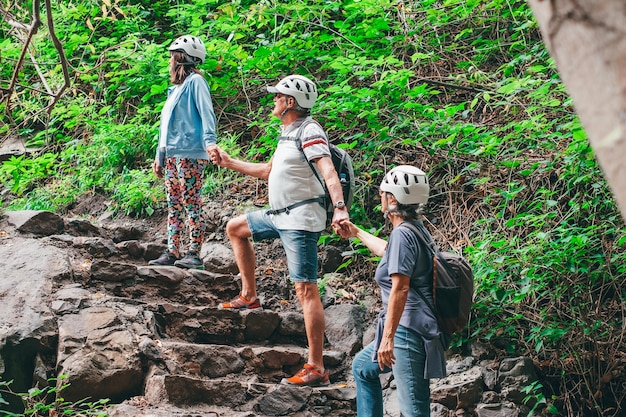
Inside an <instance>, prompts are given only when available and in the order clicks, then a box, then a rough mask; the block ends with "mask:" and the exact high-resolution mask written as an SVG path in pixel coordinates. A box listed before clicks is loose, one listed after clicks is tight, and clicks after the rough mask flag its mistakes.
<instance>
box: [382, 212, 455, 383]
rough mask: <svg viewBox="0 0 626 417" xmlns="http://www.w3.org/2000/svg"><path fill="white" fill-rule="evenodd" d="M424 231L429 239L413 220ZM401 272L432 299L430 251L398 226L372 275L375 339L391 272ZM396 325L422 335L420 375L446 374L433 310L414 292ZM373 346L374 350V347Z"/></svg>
mask: <svg viewBox="0 0 626 417" xmlns="http://www.w3.org/2000/svg"><path fill="white" fill-rule="evenodd" d="M413 224H414V225H415V226H416V227H418V228H419V229H420V230H421V231H422V232H423V233H424V235H425V236H426V237H427V238H428V239H430V234H429V233H428V231H427V230H426V228H424V226H423V225H422V224H421V222H413ZM392 274H402V275H406V276H409V277H411V281H412V282H413V283H414V284H417V285H418V286H419V287H420V289H421V291H422V294H424V295H425V296H426V297H427V298H428V299H429V301H431V302H432V255H431V252H430V251H429V249H428V248H426V247H424V246H423V245H422V244H421V243H420V241H419V239H418V238H417V236H416V235H415V233H414V232H413V231H412V230H411V229H409V228H408V227H403V226H399V227H396V228H394V229H393V230H392V232H391V234H390V235H389V241H388V244H387V249H386V250H385V253H384V254H383V257H382V259H381V260H380V263H379V264H378V268H377V269H376V274H375V276H374V278H375V279H376V283H377V284H378V286H379V287H380V290H381V296H382V302H383V311H381V314H380V316H379V322H378V331H377V340H376V343H377V344H378V343H379V340H380V335H382V330H383V327H384V320H385V317H386V312H387V307H388V304H389V295H390V293H391V285H392V282H391V275H392ZM400 325H401V326H403V327H406V328H409V329H411V330H413V331H415V332H417V333H419V334H420V335H421V336H422V338H423V339H424V347H425V349H426V366H425V368H424V378H441V377H444V376H446V362H445V350H446V348H445V346H446V344H447V341H446V340H445V337H444V335H443V334H442V333H441V332H440V331H439V326H438V325H437V319H436V318H435V315H434V313H433V312H432V311H431V309H430V308H429V307H428V305H426V303H425V302H424V301H423V300H422V299H421V297H420V296H419V295H418V294H417V293H416V292H415V290H414V289H413V288H411V291H409V294H408V297H407V300H406V304H405V306H404V311H403V313H402V317H401V318H400ZM377 350H378V349H376V350H375V351H377Z"/></svg>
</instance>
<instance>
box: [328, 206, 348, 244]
mask: <svg viewBox="0 0 626 417" xmlns="http://www.w3.org/2000/svg"><path fill="white" fill-rule="evenodd" d="M346 222H347V223H350V224H352V223H351V222H350V214H349V213H348V210H347V209H345V208H342V209H335V212H334V213H333V221H332V223H331V225H332V227H333V230H334V231H335V233H337V234H338V235H340V236H341V237H343V238H345V237H346V236H344V233H345V232H344V230H343V229H344V224H345V223H346Z"/></svg>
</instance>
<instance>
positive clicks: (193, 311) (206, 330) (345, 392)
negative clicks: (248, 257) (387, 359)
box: [110, 267, 356, 417]
mask: <svg viewBox="0 0 626 417" xmlns="http://www.w3.org/2000/svg"><path fill="white" fill-rule="evenodd" d="M138 275H139V276H140V277H142V279H140V280H137V282H136V283H135V285H134V286H132V287H130V288H121V287H120V288H117V290H116V291H114V292H116V293H118V296H120V295H121V296H124V297H126V295H128V296H132V298H133V299H134V300H136V301H140V300H141V301H145V302H146V309H147V310H148V311H150V312H151V313H152V315H153V317H154V336H153V337H152V338H145V339H143V340H142V342H141V343H140V344H139V351H140V354H141V357H142V358H143V361H144V363H145V364H146V373H145V383H144V384H143V388H142V392H141V393H138V395H136V396H134V397H132V398H130V399H128V400H125V401H123V402H122V403H121V404H118V405H115V406H113V407H112V410H111V412H110V415H111V416H112V417H113V416H118V415H119V416H122V415H124V416H129V417H130V416H133V415H137V416H146V415H152V416H160V415H170V416H176V415H180V416H183V415H198V416H204V415H208V416H211V415H212V414H208V413H213V412H215V413H218V415H219V416H221V417H223V416H250V417H252V416H258V417H263V416H318V415H319V416H325V415H332V416H354V415H356V408H355V407H356V406H355V391H354V388H353V387H351V386H348V384H347V383H346V381H347V379H348V377H349V367H350V364H351V358H350V357H349V355H348V353H347V352H342V351H339V350H331V349H328V350H325V352H324V363H325V366H326V367H327V370H328V371H329V374H330V379H331V382H332V383H331V385H330V386H327V387H316V388H308V387H306V388H302V387H293V386H287V385H281V384H280V381H281V380H282V379H283V378H285V377H289V376H291V375H293V374H294V373H296V372H297V371H298V370H300V369H301V368H302V366H303V364H304V363H305V359H306V357H307V351H306V335H305V330H304V320H303V316H302V314H300V313H299V312H297V311H294V310H293V309H291V308H285V309H284V311H275V310H272V309H270V308H267V307H265V306H266V304H264V308H263V309H257V310H250V311H243V312H237V311H228V310H219V309H217V308H216V306H217V304H218V301H217V300H226V299H230V298H232V297H234V296H236V295H237V294H238V292H239V287H238V285H237V283H238V280H237V278H236V277H235V276H233V275H231V274H221V273H212V272H209V271H181V270H180V269H178V268H175V267H139V269H138ZM181 275H182V279H179V278H176V277H180V276H181ZM164 283H169V285H165V284H164ZM192 288H193V291H191V290H190V289H192ZM127 292H128V293H129V294H126V293H127ZM183 294H187V296H190V295H191V296H192V298H195V300H194V299H189V298H186V297H185V296H183ZM181 298H184V300H182V299H181ZM172 299H181V300H180V301H184V302H177V301H172ZM291 302H292V301H291ZM286 303H288V302H286V301H285V300H281V302H279V305H285V304H286ZM289 303H290V302H289ZM269 304H272V303H269ZM160 410H162V411H160Z"/></svg>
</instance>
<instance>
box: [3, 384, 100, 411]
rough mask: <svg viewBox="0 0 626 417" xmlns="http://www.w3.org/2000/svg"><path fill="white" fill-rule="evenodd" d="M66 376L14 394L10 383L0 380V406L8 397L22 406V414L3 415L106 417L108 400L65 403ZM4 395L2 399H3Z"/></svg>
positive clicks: (5, 403)
mask: <svg viewBox="0 0 626 417" xmlns="http://www.w3.org/2000/svg"><path fill="white" fill-rule="evenodd" d="M67 377H68V376H67V375H60V376H59V377H58V378H50V379H48V384H47V385H46V386H45V387H43V388H37V387H33V388H31V389H29V390H28V392H25V393H16V392H13V391H12V390H11V384H12V381H2V380H0V405H8V404H9V403H8V402H7V401H6V400H5V398H8V396H17V397H19V398H20V399H21V401H22V403H23V405H24V412H23V413H19V414H17V413H12V412H9V411H3V413H5V414H3V415H5V416H7V417H8V416H11V417H25V416H42V417H45V416H53V415H54V416H56V415H63V416H69V417H71V416H76V417H79V416H81V417H82V416H98V417H106V416H107V415H108V413H107V411H106V408H107V404H108V403H109V400H108V399H102V400H98V401H94V402H91V401H88V399H84V400H80V401H76V402H71V401H66V400H65V399H63V397H62V396H61V393H62V391H63V390H64V389H65V388H67V387H68V386H69V384H68V383H64V382H63V380H65V379H67ZM3 395H4V397H3Z"/></svg>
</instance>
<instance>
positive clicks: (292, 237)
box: [246, 210, 321, 283]
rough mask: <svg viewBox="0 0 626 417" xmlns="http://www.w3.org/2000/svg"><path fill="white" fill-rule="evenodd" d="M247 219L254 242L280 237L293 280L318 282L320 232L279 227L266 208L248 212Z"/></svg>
mask: <svg viewBox="0 0 626 417" xmlns="http://www.w3.org/2000/svg"><path fill="white" fill-rule="evenodd" d="M246 221H247V222H248V227H249V228H250V232H251V233H252V240H253V241H254V242H260V241H262V240H265V239H276V238H280V240H281V242H282V243H283V247H284V248H285V254H286V255H287V269H288V270H289V277H290V278H291V280H292V281H293V282H310V283H316V282H317V241H318V239H319V237H320V234H321V233H320V232H307V231H306V230H281V229H277V228H276V226H274V223H273V222H272V219H271V218H270V216H269V215H268V214H267V213H266V210H257V211H253V212H250V213H247V214H246Z"/></svg>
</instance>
